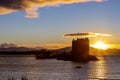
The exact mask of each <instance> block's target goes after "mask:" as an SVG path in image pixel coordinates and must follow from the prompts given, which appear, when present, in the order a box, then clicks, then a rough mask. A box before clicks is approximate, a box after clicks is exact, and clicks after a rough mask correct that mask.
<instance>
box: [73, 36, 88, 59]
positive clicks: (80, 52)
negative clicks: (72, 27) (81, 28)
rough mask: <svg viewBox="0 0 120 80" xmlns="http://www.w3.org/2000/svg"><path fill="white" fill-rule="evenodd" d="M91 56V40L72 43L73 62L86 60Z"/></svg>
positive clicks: (86, 39) (79, 40) (78, 40)
mask: <svg viewBox="0 0 120 80" xmlns="http://www.w3.org/2000/svg"><path fill="white" fill-rule="evenodd" d="M88 56H89V39H88V38H85V39H77V40H74V39H73V41H72V57H73V60H75V61H79V60H85V59H87V58H88Z"/></svg>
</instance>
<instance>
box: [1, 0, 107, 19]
mask: <svg viewBox="0 0 120 80" xmlns="http://www.w3.org/2000/svg"><path fill="white" fill-rule="evenodd" d="M91 1H94V2H103V1H106V0H2V1H0V15H4V14H10V13H12V12H17V11H25V12H26V16H25V17H27V18H38V16H39V15H38V12H37V10H38V9H39V8H42V7H46V6H57V5H61V4H73V3H83V2H91Z"/></svg>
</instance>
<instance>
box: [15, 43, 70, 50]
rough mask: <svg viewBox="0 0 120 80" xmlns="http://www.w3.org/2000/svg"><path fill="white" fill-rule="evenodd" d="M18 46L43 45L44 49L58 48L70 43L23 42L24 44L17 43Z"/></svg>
mask: <svg viewBox="0 0 120 80" xmlns="http://www.w3.org/2000/svg"><path fill="white" fill-rule="evenodd" d="M17 45H18V47H21V46H24V47H29V48H38V47H43V48H46V49H59V48H64V47H67V46H70V44H68V43H66V44H61V43H60V44H59V43H54V44H38V43H33V44H32V43H24V44H21V43H19V44H17Z"/></svg>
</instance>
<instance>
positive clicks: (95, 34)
mask: <svg viewBox="0 0 120 80" xmlns="http://www.w3.org/2000/svg"><path fill="white" fill-rule="evenodd" d="M64 36H66V37H98V36H105V37H107V36H112V35H110V34H102V33H93V32H83V33H70V34H65V35H64Z"/></svg>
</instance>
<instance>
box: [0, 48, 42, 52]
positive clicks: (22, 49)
mask: <svg viewBox="0 0 120 80" xmlns="http://www.w3.org/2000/svg"><path fill="white" fill-rule="evenodd" d="M41 49H42V48H40V47H39V48H27V47H8V48H0V51H38V50H41Z"/></svg>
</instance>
